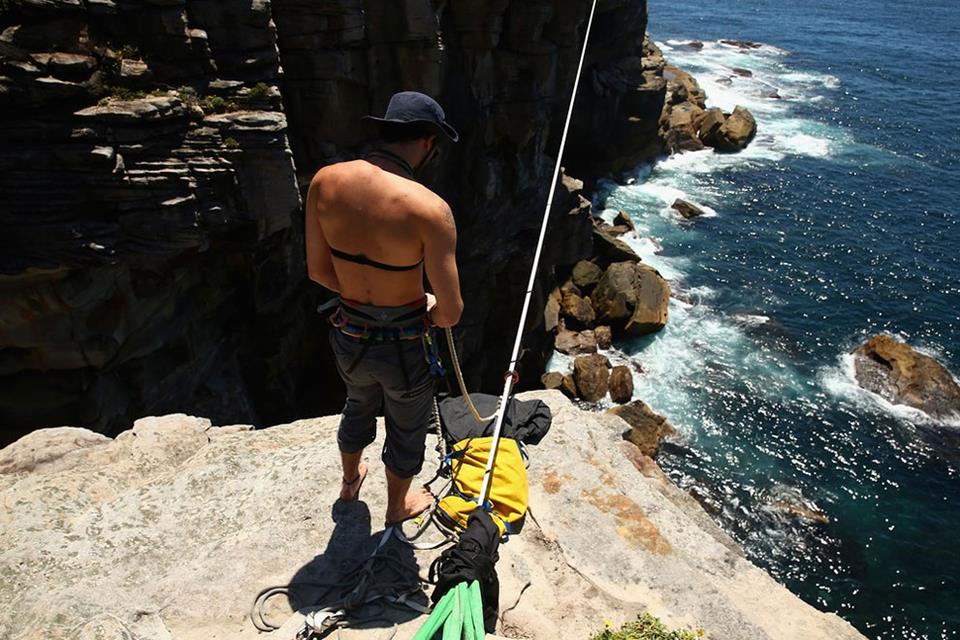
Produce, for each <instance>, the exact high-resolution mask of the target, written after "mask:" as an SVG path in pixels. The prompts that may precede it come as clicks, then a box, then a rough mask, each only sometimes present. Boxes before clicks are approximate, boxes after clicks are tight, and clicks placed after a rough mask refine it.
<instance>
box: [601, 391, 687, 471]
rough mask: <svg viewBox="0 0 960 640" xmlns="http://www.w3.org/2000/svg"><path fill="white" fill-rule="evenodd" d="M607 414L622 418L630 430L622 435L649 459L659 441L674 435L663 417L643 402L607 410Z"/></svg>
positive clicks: (638, 401) (673, 429) (636, 401)
mask: <svg viewBox="0 0 960 640" xmlns="http://www.w3.org/2000/svg"><path fill="white" fill-rule="evenodd" d="M607 413H612V414H614V415H615V416H619V417H620V418H623V420H624V422H626V423H627V424H629V425H630V430H629V431H627V432H626V433H624V434H623V438H624V440H629V441H630V442H632V443H633V444H635V445H636V446H637V448H638V449H640V451H641V452H642V453H643V454H644V455H646V456H650V457H651V458H652V457H653V456H654V455H656V453H657V447H659V446H660V441H661V440H663V439H664V438H665V437H667V436H668V435H671V434H673V433H676V431H677V430H676V429H675V428H674V427H673V425H672V424H670V423H669V422H668V421H667V419H666V418H665V417H663V416H662V415H660V414H659V413H657V412H656V411H654V410H653V409H651V408H650V406H649V405H648V404H647V403H646V402H644V401H643V400H634V401H633V402H631V403H629V404H624V405H621V406H619V407H613V408H612V409H607Z"/></svg>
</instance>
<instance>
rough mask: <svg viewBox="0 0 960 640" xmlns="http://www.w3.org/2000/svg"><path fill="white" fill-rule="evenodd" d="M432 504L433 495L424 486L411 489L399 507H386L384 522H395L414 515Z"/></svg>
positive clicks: (389, 523) (388, 524)
mask: <svg viewBox="0 0 960 640" xmlns="http://www.w3.org/2000/svg"><path fill="white" fill-rule="evenodd" d="M432 505H433V496H432V495H431V494H430V492H429V491H427V488H426V487H419V488H417V489H411V490H410V491H408V492H407V496H406V498H405V499H404V502H403V506H402V507H401V508H400V509H388V510H387V517H386V521H385V522H386V524H387V526H390V525H391V524H396V523H398V522H403V521H404V520H409V519H410V518H413V517H416V516H418V515H420V514H421V513H423V512H424V511H426V510H427V509H429V508H430V507H431V506H432Z"/></svg>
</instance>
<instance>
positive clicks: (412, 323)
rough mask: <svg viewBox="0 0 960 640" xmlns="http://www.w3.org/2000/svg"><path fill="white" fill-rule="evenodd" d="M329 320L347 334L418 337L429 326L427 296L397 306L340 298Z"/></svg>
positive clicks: (400, 337)
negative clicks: (384, 305) (338, 304)
mask: <svg viewBox="0 0 960 640" xmlns="http://www.w3.org/2000/svg"><path fill="white" fill-rule="evenodd" d="M330 322H331V324H333V326H335V327H336V328H337V329H339V330H340V332H341V333H343V334H345V335H348V336H351V337H353V338H361V339H367V340H375V341H382V340H411V339H413V338H419V337H420V336H421V335H423V333H424V332H426V331H427V329H428V328H429V326H430V325H429V322H428V321H427V299H426V297H423V298H420V299H418V300H415V301H413V302H410V303H407V304H405V305H400V306H396V307H383V306H379V305H372V304H364V303H362V302H357V301H355V300H347V299H344V298H340V306H339V307H338V308H337V311H336V312H335V313H334V314H333V316H332V317H331V318H330Z"/></svg>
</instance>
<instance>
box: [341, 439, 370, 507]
mask: <svg viewBox="0 0 960 640" xmlns="http://www.w3.org/2000/svg"><path fill="white" fill-rule="evenodd" d="M362 455H363V449H361V450H360V451H357V452H356V453H344V452H343V451H341V452H340V464H341V465H342V466H343V480H342V481H341V483H340V499H341V500H344V501H349V500H354V499H355V498H356V497H357V496H358V495H359V494H360V485H362V484H363V479H364V478H366V477H367V465H365V464H363V463H362V462H360V458H361V456H362Z"/></svg>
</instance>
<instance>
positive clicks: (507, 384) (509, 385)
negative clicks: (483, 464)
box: [477, 0, 597, 507]
mask: <svg viewBox="0 0 960 640" xmlns="http://www.w3.org/2000/svg"><path fill="white" fill-rule="evenodd" d="M596 8H597V0H593V3H592V4H591V5H590V18H589V19H588V20H587V31H586V33H585V34H584V36H583V49H582V50H581V51H580V62H579V63H578V64H577V75H576V77H575V79H574V81H573V95H571V96H570V106H569V107H568V108H567V120H566V122H565V123H564V125H563V135H562V136H560V149H559V150H558V151H557V164H556V165H555V166H554V168H553V180H551V181H550V195H549V196H548V197H547V206H546V207H545V208H544V210H543V222H542V223H541V225H540V238H539V239H538V240H537V251H536V253H534V255H533V265H532V266H531V267H530V280H529V281H528V282H527V294H526V296H525V297H524V299H523V311H521V312H520V324H519V325H518V326H517V337H516V339H515V340H514V342H513V353H512V354H511V355H510V367H509V368H508V369H507V372H508V373H507V379H506V380H505V381H504V383H503V394H502V395H501V396H500V407H499V409H498V410H497V422H496V424H495V425H494V427H493V443H492V446H491V448H490V457H489V458H488V459H487V468H486V470H485V471H484V473H483V484H482V485H480V495H479V496H478V497H477V504H478V505H480V506H481V507H483V505H484V503H485V502H486V501H487V493H488V492H489V491H490V479H491V477H492V476H493V463H494V461H495V460H496V457H497V448H498V447H499V446H500V430H501V429H502V428H503V416H504V414H505V412H506V410H507V400H508V399H509V398H510V391H511V390H512V389H513V384H514V376H513V372H514V371H516V366H517V360H518V359H519V357H520V342H521V340H522V338H523V327H524V325H525V324H526V323H527V311H529V310H530V298H531V297H532V296H533V286H534V283H535V282H536V279H537V267H539V266H540V253H541V252H542V251H543V240H544V238H545V237H546V235H547V223H548V221H549V219H550V209H551V208H552V207H553V194H554V192H555V191H556V186H557V178H558V177H559V176H560V162H561V161H562V160H563V148H564V147H565V146H566V144H567V132H568V131H569V130H570V118H571V117H572V116H573V103H574V101H575V100H576V99H577V87H579V86H580V73H581V72H582V71H583V59H584V57H586V54H587V43H588V42H589V41H590V28H591V27H592V26H593V13H594V11H595V10H596Z"/></svg>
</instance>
